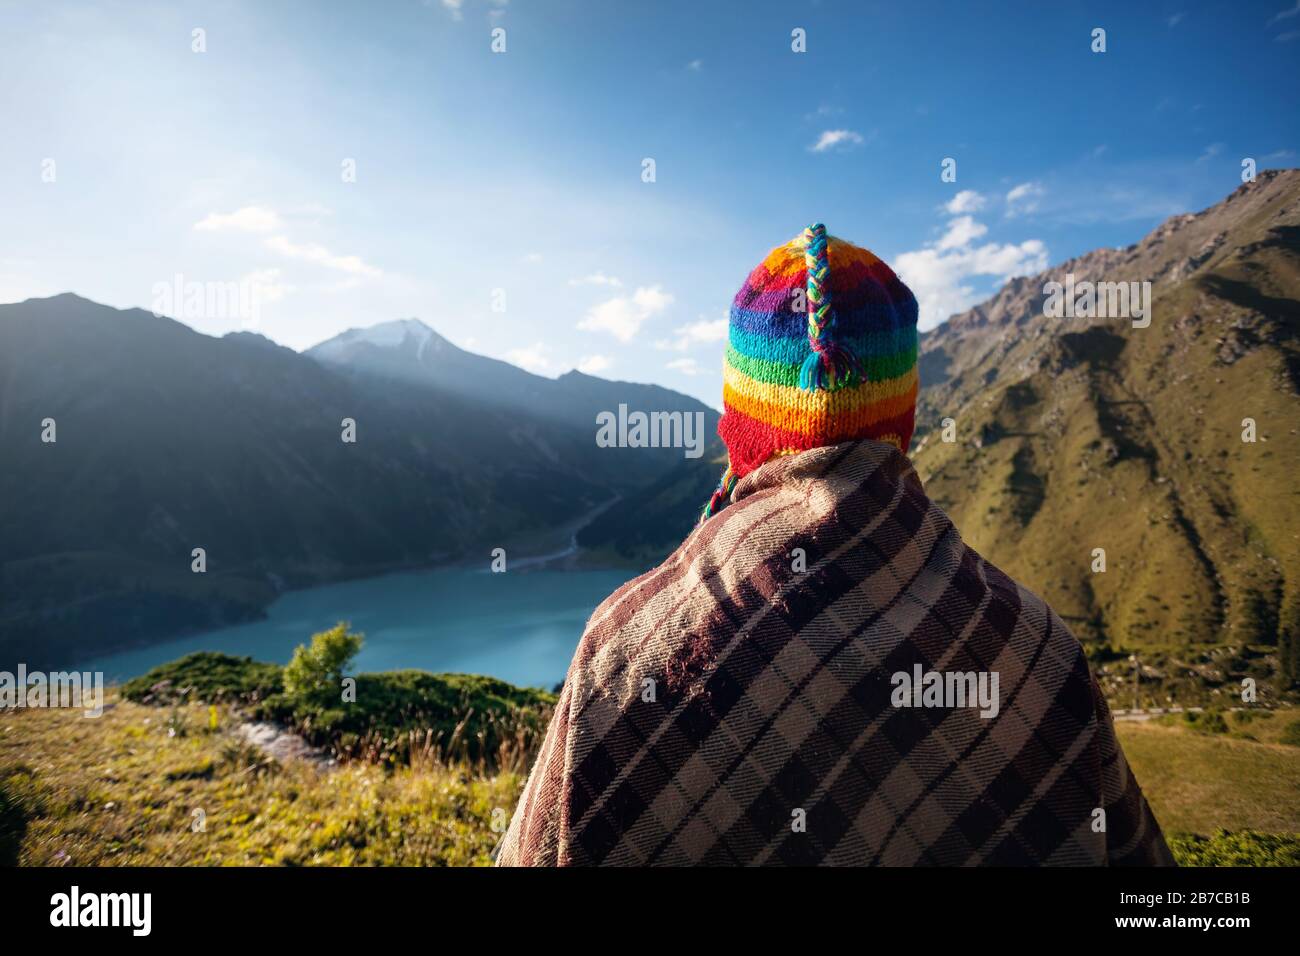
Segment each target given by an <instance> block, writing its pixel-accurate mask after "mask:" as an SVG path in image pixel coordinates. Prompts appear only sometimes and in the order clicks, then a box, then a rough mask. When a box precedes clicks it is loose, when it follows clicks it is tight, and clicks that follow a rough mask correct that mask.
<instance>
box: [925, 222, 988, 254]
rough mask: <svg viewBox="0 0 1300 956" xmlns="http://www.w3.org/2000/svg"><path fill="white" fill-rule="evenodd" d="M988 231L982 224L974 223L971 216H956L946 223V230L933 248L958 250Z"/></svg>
mask: <svg viewBox="0 0 1300 956" xmlns="http://www.w3.org/2000/svg"><path fill="white" fill-rule="evenodd" d="M988 231H989V227H988V226H986V225H984V224H983V223H982V222H976V221H975V219H974V217H972V216H958V217H957V218H956V219H953V220H951V221H950V222H949V223H948V229H947V231H946V232H944V234H943V236H942V237H941V238H940V239H939V242H938V243H937V244H936V246H935V248H937V249H940V250H946V249H960V248H962V247H963V246H969V245H970V244H971V243H972V242H973V241H974V240H976V239H978V238H979V237H980V236H982V235H984V233H986V232H988Z"/></svg>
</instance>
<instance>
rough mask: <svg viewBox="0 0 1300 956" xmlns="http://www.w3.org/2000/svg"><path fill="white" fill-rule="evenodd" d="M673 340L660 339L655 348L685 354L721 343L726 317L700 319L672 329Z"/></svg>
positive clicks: (725, 327)
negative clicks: (699, 347) (700, 347)
mask: <svg viewBox="0 0 1300 956" xmlns="http://www.w3.org/2000/svg"><path fill="white" fill-rule="evenodd" d="M673 336H674V337H673V338H671V339H660V340H659V341H658V342H656V343H655V348H657V349H662V350H664V351H671V352H685V351H686V350H687V349H691V348H695V347H696V346H697V345H708V344H711V343H714V342H721V341H722V340H723V339H725V338H726V337H727V317H726V316H723V317H722V318H720V319H706V318H704V317H703V316H701V317H700V319H699V321H698V322H690V323H688V324H686V325H679V326H677V328H675V329H673Z"/></svg>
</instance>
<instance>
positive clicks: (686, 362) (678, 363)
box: [664, 358, 702, 375]
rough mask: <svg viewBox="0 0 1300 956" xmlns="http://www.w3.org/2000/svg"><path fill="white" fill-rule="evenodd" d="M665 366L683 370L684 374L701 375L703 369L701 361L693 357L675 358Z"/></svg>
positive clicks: (677, 370)
mask: <svg viewBox="0 0 1300 956" xmlns="http://www.w3.org/2000/svg"><path fill="white" fill-rule="evenodd" d="M664 368H667V369H671V370H672V371H674V372H681V373H682V374H683V375H699V374H700V372H701V371H702V369H701V368H700V363H699V362H697V361H695V359H693V358H679V359H673V360H672V361H671V362H669V363H668V364H667V365H665V366H664Z"/></svg>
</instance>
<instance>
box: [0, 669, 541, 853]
mask: <svg viewBox="0 0 1300 956" xmlns="http://www.w3.org/2000/svg"><path fill="white" fill-rule="evenodd" d="M213 723H215V724H216V727H215V729H211V728H212V724H213ZM235 726H236V722H235V719H232V717H231V714H230V711H229V710H227V709H225V708H218V709H217V716H216V720H215V721H213V719H212V711H211V710H210V709H209V707H208V706H206V705H201V704H187V705H181V706H178V707H174V708H166V709H163V708H158V707H150V706H147V705H142V704H136V703H132V702H130V701H125V700H122V699H121V698H120V697H118V696H117V695H113V697H111V698H110V701H109V705H108V707H107V709H106V710H105V712H104V715H103V716H102V717H100V718H99V719H97V720H86V719H84V718H82V717H81V716H80V715H79V712H77V711H70V710H22V711H12V712H8V713H6V714H5V715H4V716H3V717H2V718H0V864H9V865H13V864H22V865H34V866H58V865H76V866H109V865H147V864H153V865H190V864H198V865H257V864H269V865H288V866H297V865H353V864H360V865H400V866H470V865H483V864H487V863H488V862H489V858H488V854H489V853H490V852H491V850H492V847H493V846H494V845H495V844H496V841H497V840H498V839H499V837H500V833H501V832H503V831H504V827H505V825H506V824H507V823H508V822H509V814H510V813H511V812H512V811H513V809H514V804H515V800H516V799H517V797H518V793H519V790H520V788H521V787H522V786H523V782H524V776H525V774H526V773H527V771H526V770H524V771H520V770H516V769H507V770H494V771H491V772H486V771H482V770H479V769H476V768H474V767H473V766H472V765H471V764H469V763H468V762H465V761H459V762H453V763H443V762H441V761H439V760H429V761H427V762H422V761H421V760H420V759H419V758H418V757H417V758H416V760H415V762H414V764H413V765H411V766H406V767H399V768H395V769H393V768H388V769H386V768H385V767H384V766H383V765H382V764H375V763H368V762H364V761H355V762H351V763H347V764H344V765H341V766H333V767H331V766H325V765H318V764H315V763H312V762H309V761H304V760H288V761H285V762H283V763H278V762H275V761H271V760H268V759H267V758H265V757H264V756H263V755H262V754H261V752H260V751H258V750H257V749H256V748H254V747H252V746H250V745H249V744H247V743H246V742H245V741H244V740H243V738H242V737H241V736H240V735H239V734H237V733H236V730H235ZM196 811H198V812H197V813H196ZM494 827H495V829H494Z"/></svg>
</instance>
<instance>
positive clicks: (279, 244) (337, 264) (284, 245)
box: [263, 236, 383, 278]
mask: <svg viewBox="0 0 1300 956" xmlns="http://www.w3.org/2000/svg"><path fill="white" fill-rule="evenodd" d="M263 245H265V246H266V248H268V249H270V250H271V251H272V252H278V253H280V255H282V256H286V257H288V258H290V259H298V260H301V261H303V262H313V263H316V264H317V265H322V266H325V267H326V268H327V269H337V270H338V271H339V272H347V273H350V274H351V275H358V276H367V277H369V278H376V277H378V276H381V275H383V272H382V271H381V270H379V269H376V268H375V267H374V266H372V265H367V264H366V263H365V262H363V261H362V260H361V259H360V257H358V256H339V255H335V254H334V253H332V252H330V251H329V250H328V249H326V248H325V247H324V246H322V245H319V244H317V243H314V242H309V243H305V244H300V243H295V242H293V241H291V240H290V239H289V238H288V237H287V236H268V237H267V238H266V239H264V240H263Z"/></svg>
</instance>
